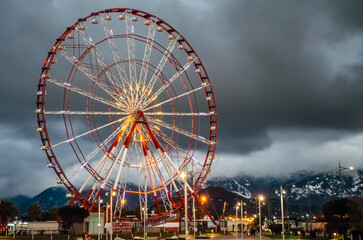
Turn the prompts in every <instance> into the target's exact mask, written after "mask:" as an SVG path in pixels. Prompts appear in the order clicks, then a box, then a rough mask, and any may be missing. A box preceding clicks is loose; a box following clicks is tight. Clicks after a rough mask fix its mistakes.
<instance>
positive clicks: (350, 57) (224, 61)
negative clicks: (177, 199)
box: [0, 0, 363, 198]
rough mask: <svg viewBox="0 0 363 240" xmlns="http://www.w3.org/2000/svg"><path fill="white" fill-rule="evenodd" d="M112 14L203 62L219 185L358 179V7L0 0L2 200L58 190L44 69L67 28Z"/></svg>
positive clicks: (238, 0) (361, 155)
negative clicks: (330, 176) (46, 145)
mask: <svg viewBox="0 0 363 240" xmlns="http://www.w3.org/2000/svg"><path fill="white" fill-rule="evenodd" d="M115 7H121V8H122V7H129V8H135V9H139V10H143V11H146V12H150V13H152V14H154V15H156V16H158V17H160V18H161V19H163V20H165V21H166V22H168V23H169V24H171V25H172V26H173V27H174V28H176V29H177V30H178V31H179V32H180V33H182V34H183V36H184V37H185V38H186V39H187V40H188V41H189V42H190V43H191V45H192V46H193V48H194V49H195V51H196V52H197V53H198V55H199V56H200V58H201V60H202V61H203V63H204V65H205V67H206V69H207V71H208V74H209V77H210V79H211V81H212V83H213V87H214V90H215V94H216V100H217V107H218V113H219V132H218V134H219V135H218V136H219V139H218V147H217V154H216V159H215V161H214V163H213V166H212V174H211V176H212V177H213V176H215V177H217V176H223V175H224V174H225V173H226V172H228V173H230V174H231V176H233V175H238V174H240V173H249V174H254V175H256V176H266V175H267V176H276V177H278V176H279V177H288V176H289V175H290V174H293V173H294V172H296V171H300V170H308V171H314V172H316V173H318V172H323V171H328V170H338V162H339V161H340V162H341V164H342V165H343V166H354V167H355V168H356V169H363V14H362V13H363V2H362V1H340V0H336V1H331V0H329V1H319V0H318V1H317V0H314V1H292V0H289V1H271V0H266V1H257V0H254V1H242V0H234V1H232V0H224V1H221V0H198V1H196V0H180V1H169V0H152V1H150V0H147V1H136V0H134V1H131V0H130V1H122V0H118V1H113V0H108V1H98V0H97V1H96V0H78V1H73V0H57V1H56V0H49V1H48V0H32V1H27V0H1V1H0V22H1V23H2V24H1V33H0V76H1V77H0V84H1V85H0V109H1V111H0V116H1V117H0V163H1V167H0V176H1V179H0V198H1V197H8V196H14V195H17V194H25V195H29V196H33V195H35V194H37V193H39V192H40V191H41V190H43V189H45V188H47V187H50V186H53V185H54V183H55V180H56V175H55V174H54V173H53V172H52V171H50V170H49V169H47V168H46V164H47V159H46V157H45V154H44V153H43V152H42V151H41V150H40V146H41V142H40V139H39V134H38V133H37V132H36V127H37V122H36V114H35V100H36V91H37V83H38V80H39V74H40V71H41V66H42V63H43V62H44V60H45V58H46V56H47V52H48V51H49V50H50V48H51V46H52V45H53V44H54V42H55V40H56V39H57V38H58V37H59V36H60V35H61V34H62V33H63V32H64V31H65V29H66V27H68V26H70V25H72V24H73V23H74V22H76V21H77V19H78V18H81V17H85V16H87V15H89V14H90V13H91V12H95V11H99V10H102V9H107V8H115ZM222 166H223V167H222Z"/></svg>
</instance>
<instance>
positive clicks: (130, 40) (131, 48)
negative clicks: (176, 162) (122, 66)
mask: <svg viewBox="0 0 363 240" xmlns="http://www.w3.org/2000/svg"><path fill="white" fill-rule="evenodd" d="M132 18H133V15H132V13H128V12H126V21H125V22H126V34H127V54H128V58H129V61H130V62H129V71H130V83H131V84H137V80H136V79H137V72H136V63H135V60H136V55H135V38H134V25H133V23H132V22H133V20H132Z"/></svg>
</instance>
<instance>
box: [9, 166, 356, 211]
mask: <svg viewBox="0 0 363 240" xmlns="http://www.w3.org/2000/svg"><path fill="white" fill-rule="evenodd" d="M341 180H342V182H341V183H342V184H341V185H340V178H339V176H338V175H337V174H336V173H322V174H317V175H314V174H311V173H309V172H298V173H295V174H294V175H293V177H291V178H289V179H278V178H267V177H266V178H262V177H255V176H251V175H247V174H246V175H240V176H237V177H233V178H214V179H211V180H208V181H207V183H206V187H203V188H202V189H201V190H200V192H199V194H200V195H204V194H206V195H208V196H207V197H208V199H209V201H208V202H207V203H206V206H207V208H208V209H209V210H210V212H211V213H212V214H213V215H214V216H215V217H219V216H220V215H221V214H222V209H223V205H224V202H226V211H225V212H226V213H225V214H226V215H228V214H229V215H233V214H235V209H234V206H235V204H236V201H240V200H243V201H244V202H245V204H246V205H245V210H247V212H248V213H249V214H252V213H253V214H254V213H256V211H257V203H256V199H255V197H256V196H258V195H259V194H263V195H264V196H265V201H264V204H265V205H263V209H262V211H263V212H264V214H265V215H266V216H270V217H271V216H274V215H276V216H280V214H279V212H280V204H281V202H280V186H282V187H283V189H284V190H285V191H286V192H287V195H285V197H284V204H285V211H286V213H287V214H288V215H289V216H291V217H294V216H300V217H301V216H306V214H314V213H321V212H322V206H323V204H324V203H325V202H327V201H329V200H331V199H334V198H338V197H339V196H340V186H341V190H342V196H343V197H351V196H362V194H363V171H356V172H355V174H354V175H344V176H342V177H341ZM67 193H68V192H67V190H66V189H65V188H64V187H51V188H48V189H46V190H44V191H43V192H42V193H40V194H38V195H36V196H35V197H33V198H29V197H25V196H17V197H14V198H10V199H9V200H10V201H12V202H13V203H14V204H16V205H17V206H18V208H19V209H20V210H21V211H22V212H25V211H26V209H27V208H28V207H29V205H30V204H31V203H34V202H37V203H39V204H40V206H41V208H42V210H43V211H44V212H46V211H48V210H49V209H50V208H51V207H53V206H58V207H60V206H64V205H66V204H68V203H69V201H70V199H69V198H67V197H66V194H67ZM127 202H128V206H129V208H130V210H133V209H135V207H136V206H137V205H138V200H137V196H136V195H135V199H133V198H132V199H131V198H130V199H128V200H127ZM151 202H152V199H150V203H151ZM151 208H152V206H151Z"/></svg>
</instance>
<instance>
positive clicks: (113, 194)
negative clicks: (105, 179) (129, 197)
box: [110, 189, 116, 240]
mask: <svg viewBox="0 0 363 240" xmlns="http://www.w3.org/2000/svg"><path fill="white" fill-rule="evenodd" d="M114 196H116V191H114V190H112V189H111V196H110V225H111V232H110V240H112V234H113V227H112V218H113V211H112V202H113V197H114Z"/></svg>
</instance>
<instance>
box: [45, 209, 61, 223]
mask: <svg viewBox="0 0 363 240" xmlns="http://www.w3.org/2000/svg"><path fill="white" fill-rule="evenodd" d="M58 211H59V208H57V207H52V208H51V209H50V210H49V211H48V213H47V219H48V220H58V218H59V214H58Z"/></svg>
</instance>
